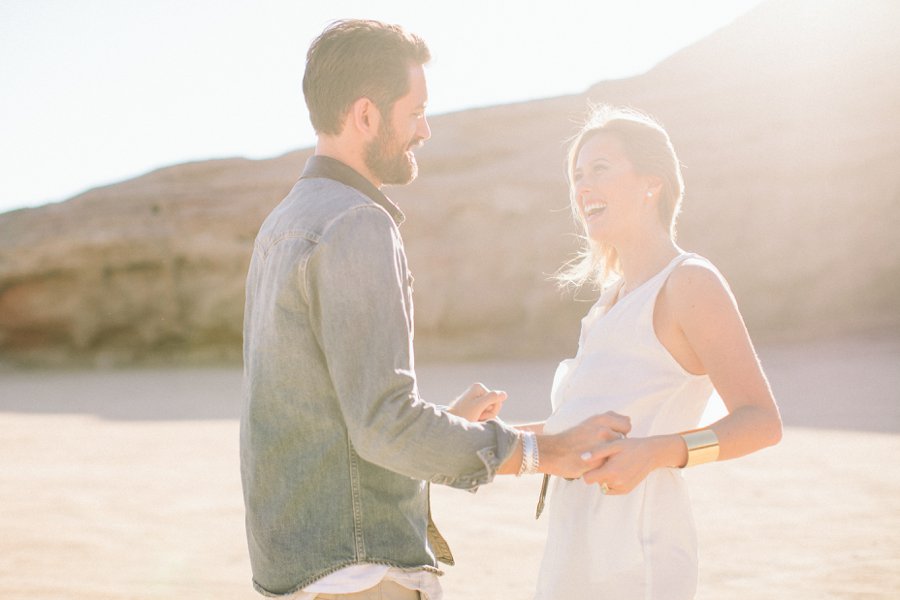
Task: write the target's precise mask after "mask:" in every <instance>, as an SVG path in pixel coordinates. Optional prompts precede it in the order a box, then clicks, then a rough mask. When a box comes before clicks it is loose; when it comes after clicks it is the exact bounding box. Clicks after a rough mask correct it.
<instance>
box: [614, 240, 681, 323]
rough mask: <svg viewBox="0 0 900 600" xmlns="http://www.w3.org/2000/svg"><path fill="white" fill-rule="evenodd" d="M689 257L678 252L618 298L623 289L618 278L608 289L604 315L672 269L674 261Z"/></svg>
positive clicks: (620, 278) (622, 279)
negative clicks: (608, 293)
mask: <svg viewBox="0 0 900 600" xmlns="http://www.w3.org/2000/svg"><path fill="white" fill-rule="evenodd" d="M690 255H691V253H690V252H679V253H678V254H676V255H675V256H674V257H672V260H670V261H669V262H668V263H666V266H664V267H663V268H662V269H660V270H659V271H657V272H656V273H655V274H653V275H652V276H651V277H649V278H648V279H646V280H644V281H643V282H641V284H640V285H638V286H637V287H636V288H634V289H633V290H631V291H630V292H628V293H627V294H625V295H624V296H621V297H619V294H621V293H622V288H623V287H624V284H625V279H624V278H622V277H619V280H618V281H616V282H615V283H614V284H613V285H612V286H610V288H609V292H610V298H608V299H607V301H606V302H605V303H604V304H603V305H604V306H605V307H606V313H607V314H609V313H610V312H611V311H612V310H613V309H614V308H615V307H617V306H618V305H620V304H622V303H623V302H625V301H626V300H627V299H628V298H631V297H633V296H636V295H637V293H638V292H640V291H641V290H642V289H643V288H645V287H647V285H648V284H649V283H650V282H651V281H653V280H655V279H656V278H657V277H659V276H660V275H662V274H663V273H665V272H667V271H669V269H671V268H672V266H673V264H674V263H675V261H677V260H680V259H682V258H684V257H686V256H690Z"/></svg>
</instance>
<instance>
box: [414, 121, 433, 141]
mask: <svg viewBox="0 0 900 600" xmlns="http://www.w3.org/2000/svg"><path fill="white" fill-rule="evenodd" d="M416 137H418V138H421V140H422V141H423V142H424V141H426V140H428V139H429V138H431V127H429V125H428V119H426V118H425V117H422V119H421V120H420V121H419V125H418V127H416Z"/></svg>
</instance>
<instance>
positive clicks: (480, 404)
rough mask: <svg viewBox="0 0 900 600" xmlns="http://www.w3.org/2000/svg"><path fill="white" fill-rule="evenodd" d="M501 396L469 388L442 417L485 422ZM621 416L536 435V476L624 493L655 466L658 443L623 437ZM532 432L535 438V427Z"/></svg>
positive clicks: (626, 426) (626, 424) (627, 426)
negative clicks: (564, 479)
mask: <svg viewBox="0 0 900 600" xmlns="http://www.w3.org/2000/svg"><path fill="white" fill-rule="evenodd" d="M506 399H507V394H506V392H503V391H498V390H489V389H488V388H486V387H485V386H484V385H482V384H480V383H475V384H472V385H471V386H470V387H469V388H468V389H467V390H466V391H465V392H463V393H462V394H461V395H460V396H459V397H457V398H456V399H455V400H454V401H453V403H452V404H451V405H450V407H449V409H448V412H450V413H451V414H454V415H456V416H459V417H462V418H464V419H467V420H469V421H486V420H489V419H493V418H495V417H496V416H497V415H499V414H500V410H501V409H502V407H503V403H504V402H505V401H506ZM630 430H631V422H630V419H629V418H628V417H626V416H623V415H620V414H617V413H614V412H607V413H604V414H600V415H594V416H592V417H590V418H588V419H586V420H584V421H583V422H582V423H579V424H578V425H576V426H574V427H572V428H571V429H567V430H566V431H563V432H560V433H557V434H552V435H540V437H539V443H538V447H539V449H540V463H541V469H540V470H541V471H542V472H544V473H548V474H550V475H558V476H560V477H565V478H567V479H577V478H579V477H580V478H582V479H584V481H585V482H587V483H590V484H597V485H599V486H600V488H601V490H602V491H603V493H604V494H610V495H620V494H627V493H628V492H630V491H631V490H633V489H634V488H635V486H637V485H638V484H639V483H640V482H641V481H643V479H644V478H645V477H646V476H647V474H648V473H650V471H652V470H653V469H656V468H658V467H660V466H663V465H661V464H659V459H658V456H659V454H660V453H659V452H658V446H657V444H658V443H659V442H658V441H657V440H658V438H653V437H651V438H634V439H632V438H627V437H626V435H627V434H628V432H629V431H630ZM537 432H538V433H541V432H540V430H539V428H538V431H537Z"/></svg>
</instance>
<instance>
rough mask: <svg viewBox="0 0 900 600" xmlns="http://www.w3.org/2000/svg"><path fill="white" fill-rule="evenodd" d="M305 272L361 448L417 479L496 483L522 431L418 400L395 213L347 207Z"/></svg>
mask: <svg viewBox="0 0 900 600" xmlns="http://www.w3.org/2000/svg"><path fill="white" fill-rule="evenodd" d="M306 269H307V270H306V277H305V280H304V281H305V284H306V289H305V290H304V292H305V295H306V298H307V301H308V303H309V310H310V323H311V326H312V328H313V330H314V334H315V336H316V338H317V340H318V342H319V344H320V347H321V349H322V352H323V354H324V356H325V359H326V361H327V363H328V371H329V374H330V376H331V378H332V382H333V384H334V389H335V393H336V396H337V399H338V402H339V404H340V408H341V412H342V414H343V417H344V421H345V423H346V427H347V430H348V433H349V436H350V440H351V443H352V444H353V446H354V448H355V450H356V452H357V453H358V454H359V455H360V456H361V457H362V458H363V459H365V460H367V461H369V462H372V463H375V464H377V465H379V466H381V467H384V468H387V469H390V470H392V471H395V472H397V473H401V474H404V475H406V476H409V477H413V478H416V479H424V480H429V481H432V482H434V483H441V484H446V485H450V486H453V487H458V488H463V489H475V488H477V486H478V485H481V484H483V483H487V482H489V481H490V480H491V479H492V478H493V477H494V475H495V474H496V469H497V467H498V466H499V465H500V464H501V463H502V462H503V461H504V460H506V458H507V457H508V456H509V455H510V454H511V453H512V450H513V448H514V444H515V439H516V434H515V432H514V431H513V430H512V429H511V428H509V427H508V426H506V425H504V424H503V423H501V422H499V421H488V422H484V423H470V422H469V421H466V420H465V419H461V418H459V417H456V416H454V415H451V414H449V413H447V412H445V411H444V410H442V409H440V408H438V407H437V406H435V405H433V404H431V403H428V402H425V401H423V400H422V399H421V398H420V397H419V395H418V389H417V385H416V375H415V370H414V366H413V362H414V359H413V344H412V339H413V336H412V328H413V323H412V306H411V293H410V292H409V290H408V283H407V277H408V272H407V265H406V256H405V253H404V250H403V245H402V241H401V238H400V233H399V230H398V229H397V227H396V225H395V224H394V222H393V221H392V220H391V218H390V217H389V216H388V214H387V213H386V212H385V211H384V210H383V209H381V208H380V207H378V206H375V205H363V206H358V207H355V208H352V209H350V210H348V211H345V212H344V213H342V214H341V215H340V216H339V217H338V218H336V219H335V220H334V221H333V222H332V223H330V224H329V225H328V226H327V227H326V229H325V231H324V232H323V235H322V238H321V240H320V241H319V243H318V245H317V247H316V248H315V250H314V251H313V253H312V255H311V256H310V258H309V260H308V262H307V266H306Z"/></svg>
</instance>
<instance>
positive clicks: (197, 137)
mask: <svg viewBox="0 0 900 600" xmlns="http://www.w3.org/2000/svg"><path fill="white" fill-rule="evenodd" d="M759 3H760V0H632V1H630V2H622V1H621V0H614V1H610V0H569V1H565V2H561V1H555V2H547V1H531V0H519V1H507V0H454V1H452V2H449V1H435V2H427V1H425V0H415V1H412V0H381V1H374V0H368V1H364V0H329V1H326V2H315V1H312V0H231V1H229V2H221V1H215V2H213V1H212V0H189V1H184V0H144V1H143V2H123V1H121V0H79V1H77V2H72V1H71V0H3V2H2V3H0V86H2V93H0V173H2V176H0V212H4V211H8V210H13V209H16V208H21V207H28V206H38V205H41V204H44V203H47V202H53V201H60V200H65V199H67V198H69V197H72V196H74V195H76V194H79V193H81V192H83V191H86V190H88V189H90V188H93V187H97V186H100V185H106V184H110V183H115V182H117V181H122V180H126V179H130V178H132V177H136V176H138V175H141V174H144V173H146V172H148V171H152V170H154V169H156V168H159V167H163V166H168V165H172V164H177V163H181V162H187V161H193V160H205V159H210V158H224V157H233V156H243V157H247V158H253V159H262V158H269V157H273V156H279V155H281V154H284V153H285V152H289V151H291V150H295V149H297V148H303V147H308V146H311V145H313V144H314V142H315V137H314V134H313V131H312V128H311V126H310V125H309V118H308V114H307V112H306V106H305V105H304V103H303V98H302V92H301V81H302V77H303V68H304V64H305V56H306V49H307V47H308V46H309V44H310V42H311V41H312V40H313V39H314V38H315V37H316V36H317V35H318V34H319V33H320V32H321V31H322V29H323V28H324V27H325V26H326V25H327V24H328V23H329V22H331V21H333V20H335V19H339V18H347V17H358V18H373V19H379V20H382V21H386V22H391V23H399V24H401V25H403V26H404V27H405V28H407V29H408V30H410V31H412V32H414V33H417V34H419V35H420V36H422V37H423V38H424V39H425V41H426V42H427V43H428V45H429V48H430V49H431V53H432V61H431V63H430V64H429V65H428V67H427V69H426V72H427V77H428V86H429V108H428V110H429V114H432V115H435V114H442V113H447V112H455V111H459V110H463V109H466V108H471V107H475V106H489V105H495V104H504V103H509V102H519V101H524V100H530V99H535V98H546V97H551V96H558V95H563V94H574V93H579V92H583V91H584V90H586V89H587V88H588V87H590V86H591V85H593V84H595V83H597V82H599V81H604V80H609V79H619V78H623V77H630V76H634V75H638V74H641V73H643V72H646V71H647V70H649V69H650V68H652V67H653V66H654V65H655V64H657V63H658V62H660V61H661V60H663V59H665V58H666V57H668V56H670V55H671V54H673V53H674V52H676V51H677V50H679V49H680V48H683V47H685V46H688V45H690V44H692V43H694V42H696V41H697V40H699V39H701V38H703V37H705V36H706V35H708V34H709V33H711V32H713V31H715V30H717V29H719V28H721V27H722V26H724V25H727V24H728V23H729V22H731V21H733V20H734V19H735V18H736V17H738V16H740V15H741V14H743V13H745V12H747V11H748V10H750V9H752V8H753V7H754V6H756V5H757V4H759Z"/></svg>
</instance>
